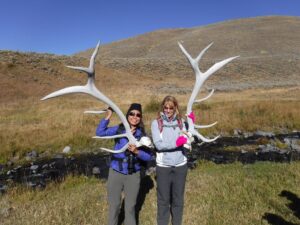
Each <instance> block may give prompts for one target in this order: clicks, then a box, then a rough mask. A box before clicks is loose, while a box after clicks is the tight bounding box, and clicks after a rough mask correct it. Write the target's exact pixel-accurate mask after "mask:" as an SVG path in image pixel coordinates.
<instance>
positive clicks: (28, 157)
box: [25, 150, 38, 161]
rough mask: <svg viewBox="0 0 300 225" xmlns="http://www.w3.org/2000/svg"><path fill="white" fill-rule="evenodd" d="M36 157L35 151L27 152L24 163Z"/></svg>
mask: <svg viewBox="0 0 300 225" xmlns="http://www.w3.org/2000/svg"><path fill="white" fill-rule="evenodd" d="M37 157H38V153H37V151H35V150H32V151H31V152H27V154H26V156H25V159H26V161H34V160H36V158H37Z"/></svg>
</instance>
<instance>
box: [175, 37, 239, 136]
mask: <svg viewBox="0 0 300 225" xmlns="http://www.w3.org/2000/svg"><path fill="white" fill-rule="evenodd" d="M212 44H213V43H211V44H210V45H208V46H207V47H206V48H205V49H203V50H202V51H201V52H200V54H199V55H198V56H197V58H195V59H194V58H192V57H191V56H190V54H189V53H188V52H187V51H186V50H185V48H184V47H183V46H182V45H181V44H180V43H179V42H178V45H179V47H180V49H181V51H182V52H183V53H184V55H185V56H186V58H187V59H188V61H189V62H190V64H191V66H192V68H193V70H194V73H195V75H196V81H195V85H194V88H193V91H192V94H191V97H190V99H189V101H188V104H187V108H186V113H187V115H190V114H191V112H192V107H193V104H194V103H195V102H196V103H199V102H202V101H205V100H206V99H208V98H209V97H211V96H212V94H213V93H214V89H213V90H212V91H211V92H210V93H209V95H208V96H207V97H205V98H202V99H200V100H196V97H197V95H198V93H199V91H200V89H201V87H202V84H203V83H204V81H205V80H207V78H208V77H209V76H210V75H212V74H213V73H214V72H216V71H217V70H219V69H220V68H221V67H223V66H224V65H226V64H227V63H229V62H230V61H232V60H234V59H235V58H237V57H239V56H234V57H231V58H228V59H225V60H223V61H221V62H218V63H216V64H214V65H213V66H212V67H210V68H209V69H208V70H207V71H206V72H205V73H202V72H201V71H200V69H199V61H200V60H201V58H202V56H203V54H204V53H205V52H206V50H207V49H208V48H209V47H210V46H211V45H212ZM187 122H188V125H189V129H188V132H189V133H190V134H191V135H193V136H196V137H197V138H199V139H200V140H202V141H203V142H213V141H215V140H216V139H217V138H219V136H217V137H215V138H213V139H209V138H206V137H204V136H203V135H201V134H200V133H199V132H198V131H197V130H195V128H197V129H198V128H208V127H212V126H214V125H215V124H217V122H215V123H212V124H210V125H196V124H194V122H193V120H192V119H191V118H189V116H187Z"/></svg>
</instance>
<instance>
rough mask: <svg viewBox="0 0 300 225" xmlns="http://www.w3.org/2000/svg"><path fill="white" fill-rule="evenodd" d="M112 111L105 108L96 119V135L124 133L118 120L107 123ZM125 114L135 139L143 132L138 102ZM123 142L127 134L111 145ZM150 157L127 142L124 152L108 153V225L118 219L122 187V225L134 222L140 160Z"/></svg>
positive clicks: (131, 224)
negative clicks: (127, 145)
mask: <svg viewBox="0 0 300 225" xmlns="http://www.w3.org/2000/svg"><path fill="white" fill-rule="evenodd" d="M112 113H113V112H112V111H111V109H108V110H107V113H106V117H105V118H104V119H102V120H101V121H100V123H99V125H98V127H97V130H96V135H97V136H112V135H116V134H121V133H125V129H124V126H123V125H122V124H121V125H117V126H113V127H107V126H108V124H109V120H110V118H111V116H112ZM126 118H127V121H128V123H129V125H130V129H131V132H132V134H133V136H134V137H135V138H136V139H137V140H139V139H140V138H141V137H143V136H145V131H144V125H143V121H142V106H141V105H140V104H138V103H133V104H131V105H130V107H129V109H128V112H127V114H126ZM127 143H128V140H127V138H119V139H117V140H116V142H115V146H114V149H115V150H118V149H121V148H122V147H123V146H124V145H125V144H127ZM151 157H152V156H151V153H150V152H148V151H146V150H145V149H142V148H137V147H136V146H135V145H134V144H130V145H129V147H128V149H127V150H126V151H125V152H122V153H115V154H112V157H111V162H110V168H109V175H108V182H107V193H108V202H109V215H108V225H116V224H117V223H118V215H119V211H120V206H121V194H122V191H124V195H125V221H124V222H125V225H135V224H136V219H135V204H136V199H137V195H138V192H139V188H140V168H141V166H140V161H141V160H143V161H149V160H151Z"/></svg>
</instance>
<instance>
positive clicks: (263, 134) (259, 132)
mask: <svg viewBox="0 0 300 225" xmlns="http://www.w3.org/2000/svg"><path fill="white" fill-rule="evenodd" d="M254 135H257V136H263V137H269V138H272V137H274V136H275V134H274V133H273V132H265V131H260V130H258V131H256V132H255V133H254Z"/></svg>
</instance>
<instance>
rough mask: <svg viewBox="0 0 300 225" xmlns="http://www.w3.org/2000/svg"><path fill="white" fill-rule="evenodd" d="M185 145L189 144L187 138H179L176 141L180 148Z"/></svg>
mask: <svg viewBox="0 0 300 225" xmlns="http://www.w3.org/2000/svg"><path fill="white" fill-rule="evenodd" d="M185 143H187V138H186V137H184V136H179V137H178V138H177V140H176V146H177V147H179V146H182V145H184V144H185Z"/></svg>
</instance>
